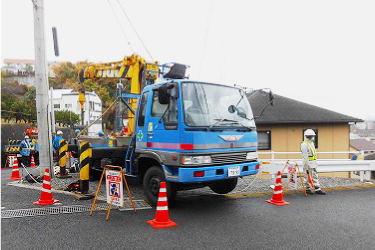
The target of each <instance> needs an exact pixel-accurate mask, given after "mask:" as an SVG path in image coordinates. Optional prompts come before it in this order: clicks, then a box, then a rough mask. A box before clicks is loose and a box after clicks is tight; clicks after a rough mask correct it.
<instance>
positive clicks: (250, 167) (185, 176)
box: [163, 161, 260, 183]
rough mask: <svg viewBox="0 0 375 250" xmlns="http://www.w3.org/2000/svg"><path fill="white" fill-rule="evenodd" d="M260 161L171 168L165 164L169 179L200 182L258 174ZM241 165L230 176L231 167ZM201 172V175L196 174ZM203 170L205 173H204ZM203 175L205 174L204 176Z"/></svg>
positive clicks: (172, 180) (165, 171)
mask: <svg viewBox="0 0 375 250" xmlns="http://www.w3.org/2000/svg"><path fill="white" fill-rule="evenodd" d="M259 164H260V163H259V162H258V161H255V162H246V163H238V164H230V165H222V166H202V167H179V168H171V167H168V166H165V165H163V169H164V173H165V177H166V179H167V181H171V182H180V183H192V182H195V183H198V182H209V181H220V180H225V179H228V178H234V177H241V176H248V175H253V174H257V173H258V171H259ZM234 167H239V169H240V172H239V174H238V175H236V176H228V173H229V169H230V168H234ZM196 172H199V177H198V176H196V175H197V174H196ZM202 172H203V173H202ZM202 175H203V176H202Z"/></svg>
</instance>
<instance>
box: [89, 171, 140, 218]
mask: <svg viewBox="0 0 375 250" xmlns="http://www.w3.org/2000/svg"><path fill="white" fill-rule="evenodd" d="M113 169H118V170H117V171H116V170H115V171H116V172H118V173H119V175H118V177H121V176H122V179H123V180H124V182H125V186H126V189H127V191H128V195H129V198H130V201H131V203H132V205H133V209H134V212H137V210H136V209H135V205H134V202H133V198H132V195H131V193H130V189H129V186H128V183H127V181H126V178H125V173H124V169H123V168H122V167H119V166H112V165H107V166H105V168H104V169H103V173H102V176H101V177H100V181H99V185H98V188H97V190H96V193H95V198H94V201H93V203H92V206H91V212H90V215H92V214H93V213H94V208H95V202H96V200H97V199H98V194H99V191H100V187H101V185H102V181H103V177H104V176H105V173H106V171H107V170H113ZM120 180H121V178H117V180H116V186H115V190H114V191H113V194H112V198H111V204H110V205H109V208H108V212H107V217H106V220H108V219H109V214H110V212H111V208H112V204H113V199H114V198H115V193H116V191H117V186H118V184H119V183H120ZM103 210H107V209H103Z"/></svg>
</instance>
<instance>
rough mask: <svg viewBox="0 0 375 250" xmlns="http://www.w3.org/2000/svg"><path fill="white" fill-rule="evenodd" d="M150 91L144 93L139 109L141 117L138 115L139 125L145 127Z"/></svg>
mask: <svg viewBox="0 0 375 250" xmlns="http://www.w3.org/2000/svg"><path fill="white" fill-rule="evenodd" d="M148 93H149V92H145V93H144V94H143V95H142V99H141V107H140V109H139V117H138V126H140V127H143V126H144V125H145V117H146V107H147V98H148Z"/></svg>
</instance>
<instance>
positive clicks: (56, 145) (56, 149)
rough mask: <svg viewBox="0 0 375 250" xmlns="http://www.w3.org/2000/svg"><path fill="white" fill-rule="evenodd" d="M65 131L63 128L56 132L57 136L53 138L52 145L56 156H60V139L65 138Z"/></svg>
mask: <svg viewBox="0 0 375 250" xmlns="http://www.w3.org/2000/svg"><path fill="white" fill-rule="evenodd" d="M62 135H63V132H62V131H61V130H59V131H57V132H56V137H55V139H54V140H53V143H52V147H53V152H54V155H55V157H57V158H58V157H59V149H60V141H61V140H64V139H63V138H62Z"/></svg>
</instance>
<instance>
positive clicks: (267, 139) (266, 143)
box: [258, 130, 271, 150]
mask: <svg viewBox="0 0 375 250" xmlns="http://www.w3.org/2000/svg"><path fill="white" fill-rule="evenodd" d="M258 150H271V131H270V130H267V131H258Z"/></svg>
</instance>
